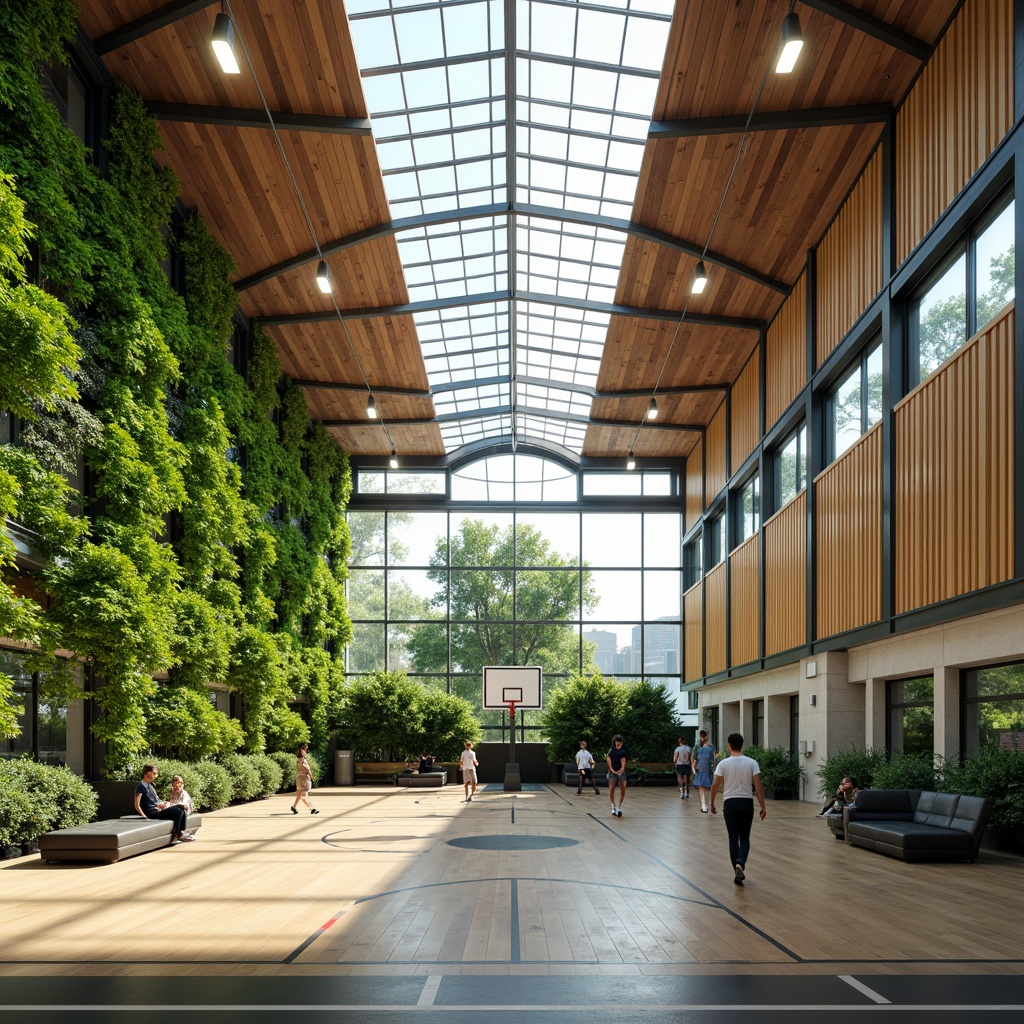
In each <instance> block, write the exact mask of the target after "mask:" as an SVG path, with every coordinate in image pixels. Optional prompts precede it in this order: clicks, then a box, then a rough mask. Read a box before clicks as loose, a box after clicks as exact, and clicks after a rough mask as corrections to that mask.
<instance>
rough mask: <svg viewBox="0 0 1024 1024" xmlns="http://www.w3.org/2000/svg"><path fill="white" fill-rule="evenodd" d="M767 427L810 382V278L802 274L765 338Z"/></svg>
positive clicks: (765, 412)
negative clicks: (808, 296)
mask: <svg viewBox="0 0 1024 1024" xmlns="http://www.w3.org/2000/svg"><path fill="white" fill-rule="evenodd" d="M764 373H765V395H764V424H765V429H767V430H771V428H772V427H773V426H775V423H776V421H777V420H778V418H779V417H780V416H781V415H782V414H783V413H784V412H785V411H786V410H787V409H788V408H789V406H790V403H791V402H792V401H793V399H794V398H796V396H797V395H798V394H800V390H801V389H802V388H803V386H804V385H805V384H806V383H807V275H806V274H801V275H800V277H799V278H797V282H796V284H795V285H793V291H792V292H790V294H789V298H787V299H786V301H785V302H784V303H783V304H782V306H781V307H780V309H779V312H778V315H777V316H776V317H775V319H774V320H773V321H772V323H771V326H770V327H769V328H768V333H767V337H766V339H765V367H764Z"/></svg>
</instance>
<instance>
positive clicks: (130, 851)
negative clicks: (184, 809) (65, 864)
mask: <svg viewBox="0 0 1024 1024" xmlns="http://www.w3.org/2000/svg"><path fill="white" fill-rule="evenodd" d="M202 823H203V819H202V816H201V815H199V814H190V815H189V816H188V828H189V831H191V830H192V829H195V828H199V826H200V825H202ZM172 828H173V822H171V820H170V819H169V818H142V817H139V816H138V815H137V814H133V815H130V816H128V817H124V818H112V819H110V820H107V821H90V822H89V823H88V824H86V825H75V826H74V827H73V828H60V829H57V830H56V831H54V832H47V833H46V834H45V835H43V836H40V837H39V856H40V858H41V859H42V860H44V861H46V862H47V863H48V864H54V863H57V862H58V861H66V860H77V861H93V862H97V863H101V864H102V863H106V864H114V863H116V862H117V861H119V860H124V859H125V858H126V857H134V856H135V855H136V854H139V853H146V852H148V851H149V850H158V849H160V847H162V846H170V844H171V830H172Z"/></svg>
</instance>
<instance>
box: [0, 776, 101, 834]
mask: <svg viewBox="0 0 1024 1024" xmlns="http://www.w3.org/2000/svg"><path fill="white" fill-rule="evenodd" d="M97 805H98V799H97V796H96V792H95V790H93V788H92V786H90V785H89V784H88V783H87V782H84V781H83V780H82V779H80V778H79V777H78V776H77V775H76V774H75V773H74V772H73V771H71V769H70V768H65V767H60V768H56V767H53V766H51V765H46V764H37V763H36V762H35V761H29V760H27V759H19V760H0V846H22V845H24V844H27V843H34V842H35V841H36V840H37V839H38V838H39V837H40V836H41V835H43V834H44V833H45V832H51V831H53V830H54V829H57V828H71V827H73V826H75V825H84V824H85V823H86V822H87V821H91V820H92V818H93V817H94V815H95V814H96V807H97Z"/></svg>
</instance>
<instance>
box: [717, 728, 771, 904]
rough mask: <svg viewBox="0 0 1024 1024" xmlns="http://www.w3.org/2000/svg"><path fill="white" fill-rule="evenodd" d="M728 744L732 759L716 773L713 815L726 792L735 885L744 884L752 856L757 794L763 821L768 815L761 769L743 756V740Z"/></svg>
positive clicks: (724, 803)
mask: <svg viewBox="0 0 1024 1024" xmlns="http://www.w3.org/2000/svg"><path fill="white" fill-rule="evenodd" d="M726 743H727V744H728V745H729V756H728V757H725V758H722V760H721V761H719V762H718V767H717V768H716V769H715V777H714V780H713V781H712V783H711V813H712V814H717V813H718V812H717V811H716V810H715V797H716V796H717V795H718V791H719V790H720V789H721V790H722V816H723V817H724V818H725V827H726V828H727V829H728V830H729V861H730V863H731V864H732V866H733V881H734V882H735V883H736V884H737V885H742V884H743V879H744V878H745V877H746V873H745V872H744V868H745V867H746V865H747V856H748V855H749V853H750V826H751V824H752V823H753V820H754V794H753V793H752V792H751V788H753V789H754V791H756V793H757V802H758V803H759V804H760V805H761V820H762V821H764V819H765V815H766V814H767V813H768V812H767V811H765V809H764V786H762V785H761V766H760V765H759V764H758V763H757V762H756V761H755V760H754V759H753V758H752V757H747V755H746V754H744V753H743V737H742V736H741V735H740V734H739V733H738V732H734V733H732V734H731V735H730V736H729V738H728V740H726Z"/></svg>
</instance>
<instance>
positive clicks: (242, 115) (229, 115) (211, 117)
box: [146, 100, 373, 135]
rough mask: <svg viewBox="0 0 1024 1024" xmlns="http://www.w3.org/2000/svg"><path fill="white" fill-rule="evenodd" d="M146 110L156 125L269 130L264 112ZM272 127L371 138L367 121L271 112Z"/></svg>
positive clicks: (195, 107) (175, 106)
mask: <svg viewBox="0 0 1024 1024" xmlns="http://www.w3.org/2000/svg"><path fill="white" fill-rule="evenodd" d="M146 109H147V110H148V111H149V112H150V113H151V114H152V115H153V116H154V117H155V118H156V119H157V120H158V121H184V122H185V123H187V124H208V125H213V126H215V127H218V128H267V129H269V128H271V127H272V126H271V124H270V121H269V120H268V119H267V114H266V111H264V110H242V109H240V108H238V107H206V106H203V105H201V104H199V103H163V102H160V101H157V100H150V101H148V102H147V103H146ZM270 116H271V117H272V118H273V119H274V125H273V127H277V128H279V129H281V130H282V131H293V132H321V133H324V134H327V135H372V134H373V129H372V128H371V127H370V119H369V118H368V117H331V116H327V115H324V114H289V113H286V112H284V111H280V110H275V111H273V112H272V113H271V115H270Z"/></svg>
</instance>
